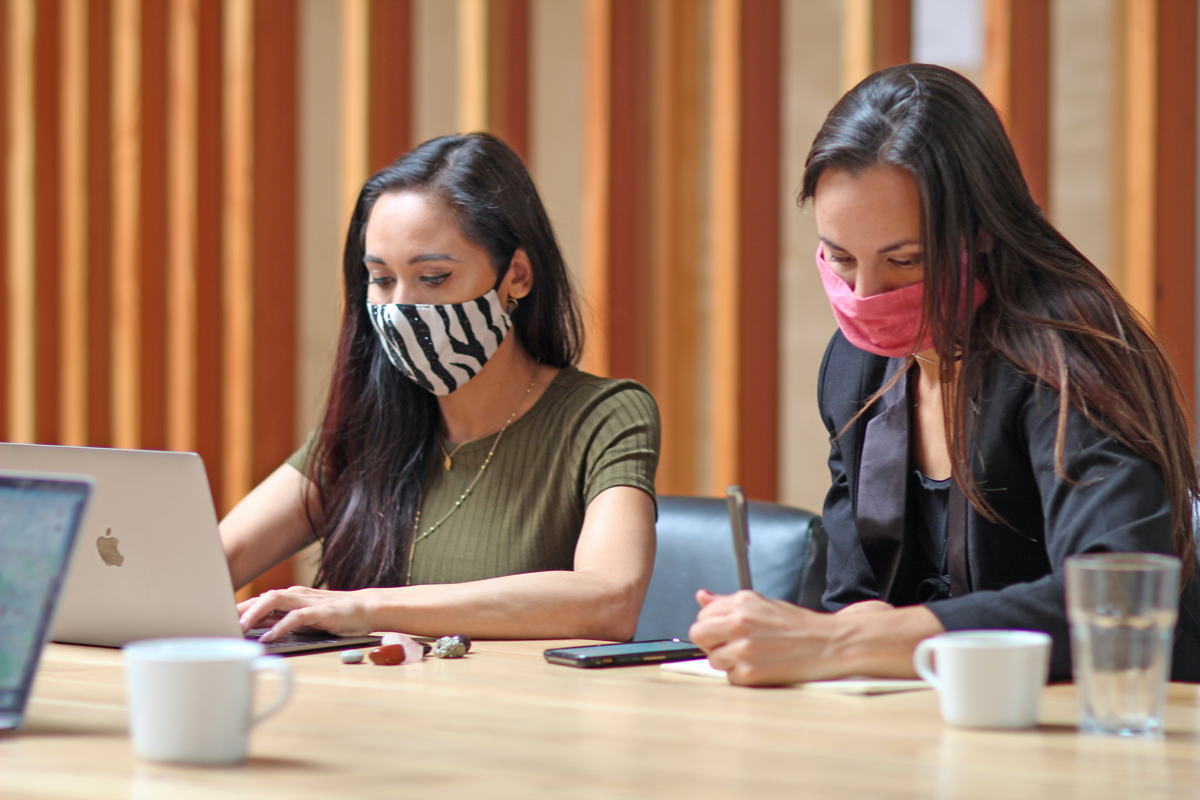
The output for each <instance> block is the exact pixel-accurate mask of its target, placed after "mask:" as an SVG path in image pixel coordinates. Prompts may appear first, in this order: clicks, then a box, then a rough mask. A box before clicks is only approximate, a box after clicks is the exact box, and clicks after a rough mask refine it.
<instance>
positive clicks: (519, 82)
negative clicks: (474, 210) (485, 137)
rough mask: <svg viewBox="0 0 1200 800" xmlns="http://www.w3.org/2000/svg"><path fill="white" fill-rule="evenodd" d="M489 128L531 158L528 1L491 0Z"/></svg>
mask: <svg viewBox="0 0 1200 800" xmlns="http://www.w3.org/2000/svg"><path fill="white" fill-rule="evenodd" d="M487 37H488V47H487V70H488V81H487V98H488V99H487V103H488V109H487V129H488V130H489V131H491V132H492V133H494V134H496V135H497V136H499V137H500V138H501V139H503V140H504V141H505V142H506V143H507V144H508V146H509V147H511V148H512V149H513V150H515V151H516V152H517V155H519V156H520V157H521V158H522V159H524V160H526V161H528V159H529V0H488V26H487Z"/></svg>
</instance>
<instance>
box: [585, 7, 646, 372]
mask: <svg viewBox="0 0 1200 800" xmlns="http://www.w3.org/2000/svg"><path fill="white" fill-rule="evenodd" d="M584 31H585V41H584V46H585V51H586V52H585V65H584V81H585V86H584V131H583V134H584V148H583V157H584V163H583V259H584V265H583V283H584V297H585V300H586V311H587V313H588V320H587V323H588V324H587V332H588V339H587V342H588V344H587V351H586V353H585V358H584V361H583V366H584V368H585V369H587V370H588V371H590V372H594V373H597V374H600V375H608V376H611V377H617V378H635V379H637V380H640V381H642V382H643V383H649V382H650V371H651V368H650V330H649V325H648V312H647V308H646V306H647V305H648V303H649V286H650V284H649V280H648V275H649V272H650V269H649V258H648V246H649V245H648V236H649V230H648V225H647V221H648V219H649V217H650V199H649V193H648V191H647V182H646V181H645V180H644V179H643V176H645V175H647V174H648V173H649V171H650V157H649V125H650V122H649V96H648V93H647V85H648V83H649V74H650V68H649V50H650V42H649V31H650V15H649V6H648V4H645V3H640V2H630V0H588V2H587V5H586V7H585V24H584Z"/></svg>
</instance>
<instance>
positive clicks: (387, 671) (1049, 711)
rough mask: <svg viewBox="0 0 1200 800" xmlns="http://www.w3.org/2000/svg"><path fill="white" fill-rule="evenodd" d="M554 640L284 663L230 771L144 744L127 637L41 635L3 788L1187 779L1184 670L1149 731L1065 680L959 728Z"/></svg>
mask: <svg viewBox="0 0 1200 800" xmlns="http://www.w3.org/2000/svg"><path fill="white" fill-rule="evenodd" d="M561 644H564V643H557V642H477V643H475V645H474V647H473V648H472V651H471V654H470V656H468V657H467V658H465V659H461V660H444V661H443V660H437V659H426V660H425V661H424V662H423V663H421V664H414V665H409V666H398V667H378V666H374V665H371V664H361V665H343V664H342V663H341V661H340V660H339V658H338V656H337V654H336V653H334V654H320V655H310V656H301V657H297V658H292V659H289V663H290V665H291V667H292V669H293V670H294V671H295V675H296V678H297V682H296V691H295V694H294V695H293V697H292V701H291V703H290V704H289V705H288V706H287V707H285V708H284V709H283V710H282V711H281V712H279V713H278V714H276V715H275V716H274V717H272V718H270V719H268V720H267V721H266V722H264V723H263V724H262V725H260V726H259V727H258V728H257V729H256V730H255V732H254V734H253V735H252V738H251V745H250V753H251V757H250V760H249V761H248V762H247V763H246V764H243V765H241V766H238V767H223V768H212V767H208V768H200V767H183V766H171V765H162V764H154V763H150V762H144V761H142V760H141V759H139V758H138V757H137V756H136V755H135V754H134V752H133V749H132V746H131V743H130V739H129V734H128V721H127V717H126V710H125V689H124V685H123V681H124V673H123V670H122V667H121V657H120V653H119V651H115V650H107V649H102V648H90V647H72V646H67V645H57V644H53V645H50V646H49V647H48V648H47V651H46V653H45V655H44V657H43V659H42V666H41V671H40V673H39V676H38V680H37V684H36V686H35V689H34V693H33V697H32V699H31V702H30V707H29V710H28V715H27V718H26V725H25V727H24V729H23V730H22V731H21V732H20V733H19V734H17V735H15V736H9V737H6V738H3V739H0V798H3V800H13V799H14V798H25V797H38V798H50V797H53V798H110V797H111V798H135V799H137V800H142V799H143V798H172V799H173V800H174V799H179V800H189V799H190V798H222V800H227V799H228V798H237V797H254V798H277V797H278V798H310V797H312V798H341V797H425V798H441V797H455V798H457V797H474V798H482V799H485V800H495V798H507V797H520V798H543V797H545V798H556V799H561V798H604V800H611V799H612V798H633V797H647V798H650V797H654V798H727V797H755V798H774V797H787V798H808V797H822V798H823V797H832V798H909V797H911V798H1006V799H1007V798H1022V800H1024V799H1025V798H1053V800H1065V798H1087V799H1088V800H1095V799H1096V798H1108V797H1129V798H1147V797H1197V796H1200V691H1198V688H1197V687H1195V686H1190V685H1182V684H1180V685H1173V686H1172V687H1171V689H1170V709H1169V713H1168V717H1167V727H1168V730H1169V733H1168V735H1167V736H1166V738H1165V739H1163V740H1159V741H1130V740H1121V739H1113V738H1107V737H1094V736H1081V735H1079V734H1077V733H1076V731H1075V727H1074V716H1075V695H1074V689H1073V687H1071V686H1069V685H1068V686H1054V687H1050V688H1048V689H1047V690H1046V693H1045V696H1044V702H1043V704H1042V716H1041V724H1040V725H1039V727H1038V728H1037V729H1036V730H1030V731H1019V732H990V731H967V730H956V729H953V728H950V727H947V726H945V725H943V724H942V722H941V719H940V717H939V716H938V710H937V698H936V696H935V695H934V693H933V692H931V691H919V692H911V693H906V694H894V695H884V696H875V697H846V696H834V695H826V694H818V693H815V692H806V691H802V690H799V689H746V688H741V687H734V686H729V685H728V684H725V683H723V682H720V681H716V680H712V679H707V678H698V677H692V676H687V675H670V674H664V673H661V672H660V671H659V669H658V667H657V666H645V667H625V668H616V669H602V670H581V669H572V668H569V667H561V666H554V665H550V664H547V663H545V661H544V660H543V659H542V656H541V652H542V650H543V649H545V648H547V647H550V646H561ZM271 680H272V679H271V678H270V677H267V678H266V680H265V681H264V684H266V683H268V682H270V681H271ZM273 688H274V687H273V686H264V688H263V691H262V694H263V696H264V698H263V699H265V698H266V697H269V696H271V694H272V690H273Z"/></svg>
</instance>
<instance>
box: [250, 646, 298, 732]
mask: <svg viewBox="0 0 1200 800" xmlns="http://www.w3.org/2000/svg"><path fill="white" fill-rule="evenodd" d="M250 669H252V670H253V671H254V672H256V673H258V672H268V671H269V672H274V673H276V674H278V675H279V678H280V680H281V681H282V684H281V685H280V689H279V696H278V697H276V698H275V702H273V703H271V705H269V706H267V707H266V708H264V709H263V710H262V711H260V712H258V713H257V714H255V715H254V719H252V720H250V724H251V725H257V724H258V723H260V722H262V721H263V720H264V719H266V718H267V717H269V716H271V715H272V714H274V713H275V712H276V711H278V710H279V709H281V708H283V704H284V703H286V702H287V701H288V698H290V697H291V696H292V668H291V667H289V666H288V665H287V664H286V663H285V662H284V660H283V658H282V657H280V656H262V657H260V658H256V659H254V663H253V664H252V665H251V666H250Z"/></svg>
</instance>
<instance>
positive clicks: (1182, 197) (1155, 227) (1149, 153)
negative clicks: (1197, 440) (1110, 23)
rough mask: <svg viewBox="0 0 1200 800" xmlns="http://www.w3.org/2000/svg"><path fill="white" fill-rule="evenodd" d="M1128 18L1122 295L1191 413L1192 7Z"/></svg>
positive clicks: (1132, 8) (1138, 8) (1152, 1)
mask: <svg viewBox="0 0 1200 800" xmlns="http://www.w3.org/2000/svg"><path fill="white" fill-rule="evenodd" d="M1125 13H1126V14H1127V15H1128V17H1127V18H1128V23H1127V26H1126V28H1125V30H1126V31H1127V37H1128V38H1127V39H1126V80H1125V98H1124V100H1125V105H1126V108H1127V109H1128V113H1127V115H1126V118H1127V120H1128V123H1127V127H1126V129H1125V131H1124V140H1125V153H1124V159H1123V160H1124V164H1125V170H1126V172H1125V189H1126V191H1125V194H1124V202H1123V206H1122V209H1121V211H1122V213H1123V214H1124V218H1125V220H1124V222H1125V231H1124V240H1125V241H1124V244H1125V248H1124V256H1125V258H1124V260H1125V285H1124V290H1125V294H1126V296H1127V297H1128V298H1129V301H1130V303H1132V304H1133V306H1134V307H1135V308H1137V309H1138V311H1140V312H1141V313H1142V314H1143V315H1144V316H1145V317H1146V318H1147V319H1148V320H1150V322H1151V323H1152V324H1153V326H1154V328H1155V331H1156V333H1157V334H1158V336H1159V338H1160V340H1161V341H1162V343H1163V346H1164V348H1165V350H1166V352H1167V355H1168V356H1169V357H1170V359H1171V363H1172V365H1173V366H1174V367H1175V370H1176V371H1177V372H1178V374H1179V378H1180V382H1181V383H1182V386H1183V390H1184V393H1185V395H1186V399H1187V400H1188V402H1189V404H1190V405H1192V407H1193V408H1194V406H1195V380H1196V366H1195V358H1196V342H1195V337H1196V321H1195V312H1196V308H1195V304H1196V300H1195V289H1196V275H1195V270H1196V89H1197V86H1196V68H1197V63H1196V25H1197V10H1196V4H1195V3H1192V2H1168V1H1167V0H1161V1H1160V0H1146V2H1135V3H1129V4H1128V6H1127V8H1126V10H1125Z"/></svg>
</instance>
